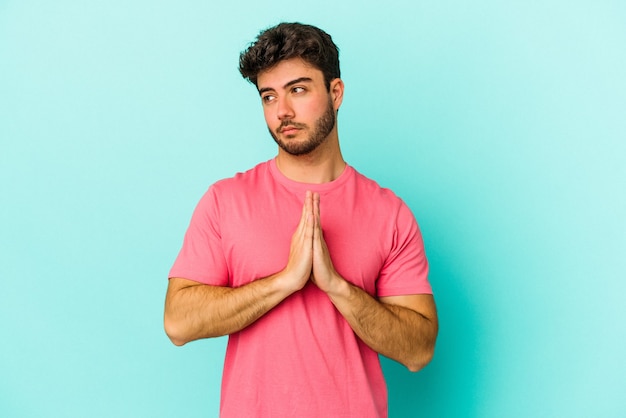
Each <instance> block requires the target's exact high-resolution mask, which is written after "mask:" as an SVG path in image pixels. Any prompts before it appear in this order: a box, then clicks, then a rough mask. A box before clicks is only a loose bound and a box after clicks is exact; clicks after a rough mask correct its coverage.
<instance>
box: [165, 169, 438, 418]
mask: <svg viewBox="0 0 626 418" xmlns="http://www.w3.org/2000/svg"><path fill="white" fill-rule="evenodd" d="M306 190H312V191H316V192H319V193H320V214H321V222H322V230H323V233H324V239H325V240H326V243H327V245H328V249H329V252H330V255H331V258H332V261H333V264H334V266H335V269H336V270H337V272H338V273H339V274H340V275H341V276H342V277H344V278H345V279H346V280H348V281H350V282H351V283H353V284H355V285H357V286H359V287H361V288H362V289H364V290H365V291H367V292H368V293H369V294H371V295H372V296H375V297H380V296H394V295H404V294H423V293H432V290H431V287H430V284H429V282H428V278H427V276H428V264H427V261H426V256H425V253H424V247H423V242H422V237H421V234H420V231H419V229H418V226H417V223H416V222H415V219H414V217H413V215H412V214H411V211H410V210H409V208H408V207H407V206H406V204H404V202H402V201H401V200H400V199H399V198H398V197H397V196H396V195H395V194H393V192H391V191H390V190H388V189H383V188H381V187H380V186H378V185H377V184H376V183H375V182H374V181H372V180H370V179H368V178H366V177H364V176H363V175H361V174H359V173H358V172H357V171H356V170H354V169H353V168H352V167H350V166H348V167H346V169H345V170H344V172H343V173H342V175H341V176H340V177H339V178H337V179H336V180H334V181H332V182H329V183H324V184H304V183H298V182H295V181H292V180H289V179H288V178H286V177H285V176H284V175H282V173H280V171H279V170H278V169H277V167H276V163H275V160H270V161H268V162H264V163H261V164H259V165H257V166H256V167H255V168H253V169H251V170H249V171H247V172H245V173H239V174H237V175H236V176H235V177H233V178H230V179H225V180H221V181H219V182H217V183H215V184H214V185H213V186H211V187H210V188H209V190H208V191H207V193H206V194H205V195H204V196H203V197H202V199H201V200H200V202H199V203H198V206H197V207H196V210H195V211H194V214H193V217H192V219H191V223H190V226H189V229H188V230H187V233H186V234H185V239H184V243H183V247H182V249H181V251H180V254H179V255H178V258H177V259H176V261H175V263H174V266H173V267H172V269H171V271H170V274H169V277H182V278H185V279H189V280H194V281H197V282H201V283H205V284H209V285H218V286H231V287H238V286H243V285H245V284H246V283H249V282H251V281H253V280H255V279H259V278H262V277H267V276H270V275H272V274H274V273H276V272H278V271H280V270H282V269H283V268H284V267H285V265H286V263H287V259H288V257H289V246H290V242H291V236H292V234H293V232H294V231H295V228H296V226H297V224H298V221H299V219H300V216H301V213H302V205H303V203H304V195H305V192H306ZM220 410H221V416H222V417H226V418H231V417H246V418H249V417H299V418H303V417H316V418H317V417H320V416H328V417H360V418H363V417H386V416H387V389H386V385H385V381H384V378H383V374H382V371H381V367H380V362H379V359H378V354H377V353H376V352H374V351H373V350H372V349H370V348H369V347H368V346H367V345H366V344H365V343H363V342H362V341H361V340H360V339H359V338H358V337H357V336H356V335H355V334H354V332H353V331H352V329H351V328H350V326H349V325H348V323H347V321H346V320H345V319H344V318H343V317H342V316H341V314H340V313H339V312H338V311H337V309H336V308H335V307H334V306H333V304H332V303H331V302H330V300H329V298H328V297H327V296H326V294H324V293H323V292H322V291H320V290H319V289H318V288H317V287H316V286H315V285H314V284H312V283H309V284H307V285H306V286H305V287H304V289H302V290H301V291H299V292H297V293H294V294H293V295H291V296H290V297H288V298H287V299H285V300H284V301H283V302H281V303H280V304H279V305H277V306H276V307H275V308H274V309H272V310H271V311H269V312H268V313H267V314H265V315H264V316H263V317H261V318H260V319H259V320H257V321H256V322H255V323H253V324H251V325H250V326H248V327H247V328H245V329H243V330H242V331H240V332H237V333H235V334H232V335H230V336H229V340H228V347H227V351H226V359H225V364H224V373H223V381H222V394H221V407H220Z"/></svg>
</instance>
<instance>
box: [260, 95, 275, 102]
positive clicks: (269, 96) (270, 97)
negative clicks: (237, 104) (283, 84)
mask: <svg viewBox="0 0 626 418" xmlns="http://www.w3.org/2000/svg"><path fill="white" fill-rule="evenodd" d="M274 99H275V97H274V96H272V95H271V94H268V95H267V96H263V97H262V98H261V100H263V103H269V102H271V101H273V100H274Z"/></svg>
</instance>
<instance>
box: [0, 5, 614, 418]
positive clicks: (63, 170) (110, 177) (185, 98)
mask: <svg viewBox="0 0 626 418" xmlns="http://www.w3.org/2000/svg"><path fill="white" fill-rule="evenodd" d="M283 20H287V21H301V22H305V23H312V24H315V25H318V26H320V27H322V28H323V29H325V30H327V31H328V32H329V33H330V34H331V35H332V36H333V38H334V40H335V41H336V43H337V44H338V45H339V47H340V49H341V62H342V78H343V79H344V82H345V84H346V92H345V100H344V104H343V106H342V109H341V112H340V116H339V132H340V139H341V143H342V149H343V152H344V157H345V158H346V160H347V161H348V162H349V163H350V164H351V165H353V166H355V167H356V168H357V169H358V170H360V171H361V172H362V173H364V174H366V175H368V176H370V177H372V178H374V179H376V180H377V181H378V182H379V183H380V184H381V185H382V186H385V187H390V188H392V189H393V190H394V191H395V192H396V193H397V194H398V195H400V196H401V197H402V198H403V199H404V200H405V201H406V202H407V203H408V204H409V206H410V207H411V208H412V210H413V211H414V213H415V215H416V217H417V219H418V222H419V223H420V226H421V228H422V232H423V235H424V239H425V243H426V247H427V254H428V257H429V260H430V263H431V275H430V278H431V282H432V284H433V287H434V290H435V294H436V300H437V303H438V308H439V315H440V322H441V324H440V327H441V330H440V337H439V340H438V344H437V350H436V356H435V358H434V360H433V362H432V363H431V364H430V365H429V366H428V367H427V368H426V369H424V370H423V371H421V372H419V373H417V374H412V373H410V372H408V371H406V370H404V369H403V368H402V367H401V366H399V365H397V364H396V363H393V362H391V361H388V360H383V365H384V370H385V374H386V377H387V380H388V386H389V392H390V413H391V416H392V417H434V418H440V417H623V416H626V400H625V399H626V398H625V397H624V394H625V393H626V378H625V376H626V362H625V361H624V353H626V326H625V325H624V320H625V319H626V308H625V304H624V303H623V301H622V299H623V298H624V293H625V291H626V286H625V285H624V279H625V278H626V277H625V276H626V274H625V271H626V261H625V260H626V256H625V253H626V193H625V190H626V169H625V168H624V165H625V157H626V146H625V145H624V143H625V141H626V48H625V47H624V45H626V6H625V5H624V2H621V1H617V0H616V1H567V2H566V1H545V2H518V1H509V2H497V1H488V0H480V1H476V2H463V1H440V2H432V1H421V0H411V1H408V0H407V1H397V0H391V1H386V2H360V1H356V0H350V1H338V0H335V1H328V0H322V1H317V2H304V3H302V2H301V3H293V2H282V1H268V2H252V1H249V0H243V1H233V2H219V3H218V4H213V3H211V2H205V1H186V2H174V1H147V0H136V1H119V0H107V1H98V0H95V1H88V2H85V1H78V0H76V1H71V0H58V1H54V2H45V1H28V0H23V1H11V0H0V196H1V199H2V203H1V205H0V280H1V287H0V332H1V334H0V335H1V337H0V416H2V417H86V416H89V417H181V416H184V417H213V416H217V411H218V405H219V386H220V378H221V370H222V361H223V355H224V349H225V341H226V340H225V339H224V338H221V339H216V340H206V341H200V342H194V343H191V344H189V345H187V346H185V347H183V348H177V347H174V346H173V345H172V344H171V343H170V342H169V340H167V338H166V336H165V334H164V332H163V328H162V314H163V301H164V295H165V289H166V285H167V279H166V278H167V273H168V270H169V267H170V266H171V264H172V262H173V260H174V257H175V256H176V254H177V252H178V249H179V248H180V245H181V242H182V237H183V234H184V231H185V229H186V226H187V223H188V221H189V218H190V216H191V212H192V210H193V208H194V206H195V204H196V202H197V201H198V199H199V198H200V196H201V195H202V194H203V193H204V191H205V190H206V188H207V187H208V186H209V185H210V184H211V183H212V182H214V181H216V180H218V179H220V178H223V177H228V176H231V175H233V174H234V173H235V172H237V171H242V170H246V169H248V168H250V167H252V166H253V165H255V164H256V163H258V162H260V161H264V160H267V159H269V158H272V157H273V156H274V155H275V152H276V149H275V145H274V143H273V141H272V140H271V138H270V137H269V135H268V134H267V130H266V127H265V125H264V121H263V117H262V111H261V107H260V102H259V99H258V95H257V94H256V92H255V91H254V88H253V87H252V86H250V85H249V84H247V83H246V82H245V81H243V80H242V79H241V77H240V76H239V74H238V73H237V61H238V55H239V52H240V51H241V50H242V49H244V48H245V47H246V45H247V44H248V42H250V41H251V40H252V39H253V38H254V37H255V36H256V34H257V33H258V31H259V30H260V29H262V28H265V27H267V26H270V25H273V24H275V23H278V22H280V21H283Z"/></svg>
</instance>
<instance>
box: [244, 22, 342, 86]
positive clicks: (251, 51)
mask: <svg viewBox="0 0 626 418" xmlns="http://www.w3.org/2000/svg"><path fill="white" fill-rule="evenodd" d="M291 58H302V59H303V60H304V61H306V62H307V63H308V64H310V65H312V66H313V67H315V68H317V69H318V70H320V71H321V72H322V73H323V74H324V82H325V84H326V88H327V89H330V82H331V81H332V80H334V79H335V78H339V76H340V71H339V49H338V48H337V45H335V43H334V42H333V40H332V38H331V37H330V35H329V34H327V33H326V32H324V31H323V30H321V29H319V28H317V27H315V26H311V25H305V24H302V23H280V24H278V25H276V26H274V27H271V28H269V29H265V30H263V31H261V32H260V33H259V35H258V36H257V38H256V40H255V41H254V42H253V43H251V44H250V45H249V46H248V48H247V49H246V50H245V51H243V52H242V53H241V55H240V56H239V72H240V73H241V75H242V76H243V77H244V78H245V79H247V80H248V81H250V82H251V83H253V84H254V85H256V84H257V78H258V76H259V74H260V73H261V72H263V71H265V70H268V69H270V68H272V67H274V66H275V65H277V64H278V63H279V62H281V61H284V60H288V59H291Z"/></svg>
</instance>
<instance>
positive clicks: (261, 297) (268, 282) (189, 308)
mask: <svg viewBox="0 0 626 418" xmlns="http://www.w3.org/2000/svg"><path fill="white" fill-rule="evenodd" d="M291 293H293V291H292V290H289V289H287V288H286V287H285V286H283V285H282V281H281V276H280V275H279V274H277V275H274V276H270V277H267V278H263V279H259V280H255V281H252V282H250V283H249V284H247V285H244V286H241V287H237V288H230V287H220V286H208V285H203V284H199V283H193V282H190V281H188V280H184V279H176V278H172V279H170V283H169V286H168V292H167V296H166V301H165V316H164V325H165V332H166V333H167V335H168V336H169V338H170V339H171V340H172V342H173V343H174V344H176V345H183V344H185V343H187V342H190V341H193V340H197V339H201V338H211V337H219V336H222V335H227V334H232V333H235V332H237V331H240V330H242V329H244V328H245V327H247V326H248V325H250V324H252V323H253V322H254V321H256V320H257V319H259V318H260V317H261V316H263V315H264V314H266V313H267V312H268V311H269V310H271V309H272V308H273V307H274V306H276V305H277V304H278V303H280V302H281V301H282V300H283V299H285V298H286V297H287V296H288V295H289V294H291Z"/></svg>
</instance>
